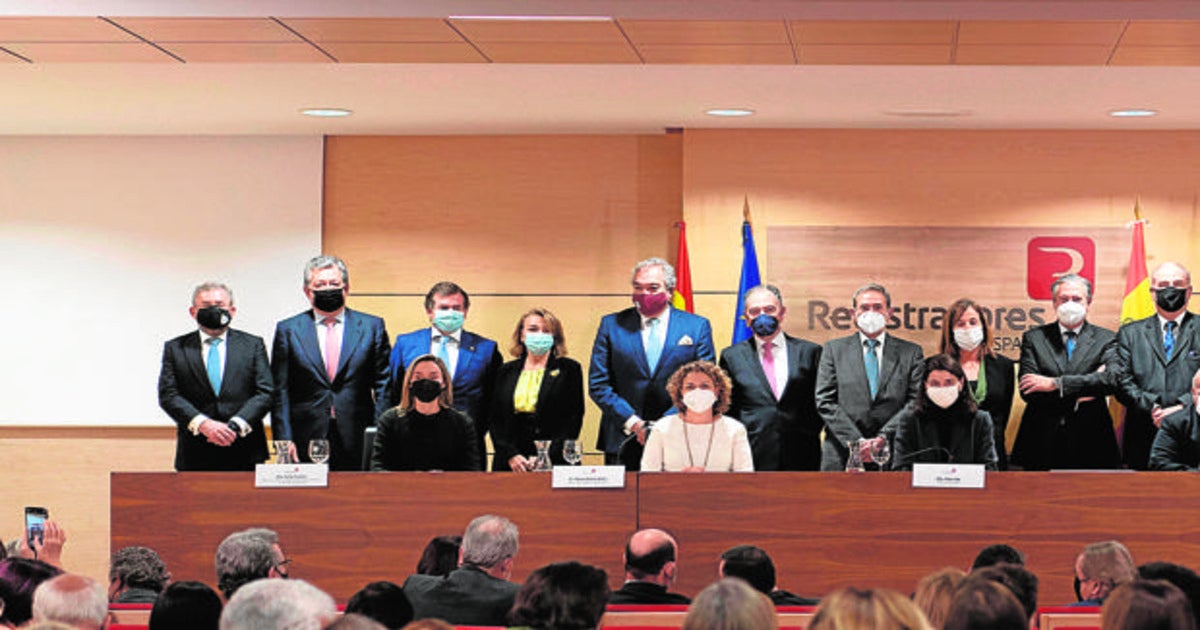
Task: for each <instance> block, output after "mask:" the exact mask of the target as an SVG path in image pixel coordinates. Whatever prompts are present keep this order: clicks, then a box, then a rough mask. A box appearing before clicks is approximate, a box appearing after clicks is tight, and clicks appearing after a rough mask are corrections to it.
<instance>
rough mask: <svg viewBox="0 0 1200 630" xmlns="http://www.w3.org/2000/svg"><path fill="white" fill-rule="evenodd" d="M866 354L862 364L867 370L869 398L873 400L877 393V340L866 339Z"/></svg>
mask: <svg viewBox="0 0 1200 630" xmlns="http://www.w3.org/2000/svg"><path fill="white" fill-rule="evenodd" d="M866 344H867V353H866V354H865V355H863V364H864V366H865V367H866V368H867V383H868V384H869V385H870V386H871V398H872V399H874V398H875V394H876V393H877V392H878V391H879V355H877V354H875V346H878V345H879V340H878V339H868V340H867V341H866Z"/></svg>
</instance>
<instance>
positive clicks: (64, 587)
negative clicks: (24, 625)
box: [33, 573, 108, 630]
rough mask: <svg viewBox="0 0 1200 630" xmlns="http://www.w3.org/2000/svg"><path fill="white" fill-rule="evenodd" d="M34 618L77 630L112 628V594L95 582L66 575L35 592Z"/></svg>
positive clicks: (48, 582) (77, 576) (46, 583)
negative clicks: (110, 619) (109, 598)
mask: <svg viewBox="0 0 1200 630" xmlns="http://www.w3.org/2000/svg"><path fill="white" fill-rule="evenodd" d="M33 619H34V620H35V621H57V622H58V623H62V624H66V625H69V626H71V627H72V628H75V629H76V630H102V629H103V628H106V627H107V626H108V594H107V593H105V592H104V587H103V586H100V584H99V583H97V582H96V581H95V580H93V579H92V578H89V577H84V576H82V575H75V574H73V573H64V574H62V575H60V576H58V577H56V578H52V579H49V580H46V581H45V582H42V583H41V585H39V586H38V587H37V590H36V591H34V592H33Z"/></svg>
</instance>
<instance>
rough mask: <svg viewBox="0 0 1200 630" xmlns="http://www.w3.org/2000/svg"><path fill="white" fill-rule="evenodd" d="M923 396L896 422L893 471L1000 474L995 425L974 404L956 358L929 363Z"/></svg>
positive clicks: (939, 356) (933, 359)
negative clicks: (952, 469)
mask: <svg viewBox="0 0 1200 630" xmlns="http://www.w3.org/2000/svg"><path fill="white" fill-rule="evenodd" d="M920 391H921V393H920V395H919V396H918V397H917V399H916V400H915V401H913V403H912V404H910V405H909V406H908V407H906V408H905V409H903V410H901V411H900V413H898V414H896V417H895V418H894V420H895V423H896V449H895V450H896V453H895V461H894V466H893V467H894V468H896V469H897V470H911V469H912V467H913V464H915V463H918V462H924V463H966V464H983V465H984V466H985V467H986V468H987V469H988V470H996V465H997V464H996V461H997V460H996V443H995V442H994V440H995V431H994V430H993V429H992V419H991V417H989V416H988V413H987V412H986V411H983V410H982V409H980V408H979V407H978V406H977V405H976V403H975V397H974V396H973V395H972V394H971V391H970V390H969V389H968V388H967V387H966V375H965V374H964V373H963V369H962V366H960V365H959V364H958V361H955V360H954V357H951V356H950V355H946V354H935V355H933V356H931V357H929V358H927V359H925V377H924V378H922V379H921V387H920Z"/></svg>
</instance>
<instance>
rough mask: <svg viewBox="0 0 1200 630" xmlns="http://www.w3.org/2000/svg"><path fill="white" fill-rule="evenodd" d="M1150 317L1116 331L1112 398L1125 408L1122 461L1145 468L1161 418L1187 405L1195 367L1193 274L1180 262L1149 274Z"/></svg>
mask: <svg viewBox="0 0 1200 630" xmlns="http://www.w3.org/2000/svg"><path fill="white" fill-rule="evenodd" d="M1150 294H1151V296H1153V298H1154V309H1155V311H1156V312H1155V314H1154V315H1152V316H1150V317H1147V318H1145V319H1141V320H1138V321H1135V322H1131V323H1128V324H1125V325H1124V326H1121V329H1120V330H1119V331H1118V332H1117V359H1116V365H1115V366H1114V368H1113V369H1114V371H1115V373H1116V375H1117V382H1118V388H1117V400H1120V401H1121V404H1123V405H1125V408H1126V409H1127V413H1126V414H1125V433H1124V440H1123V445H1122V447H1123V451H1124V452H1123V453H1122V458H1123V460H1124V462H1125V465H1126V466H1128V467H1129V468H1132V469H1134V470H1146V469H1147V467H1148V465H1149V460H1150V446H1151V444H1152V443H1153V442H1154V435H1155V433H1156V432H1157V431H1158V426H1159V425H1160V424H1161V423H1162V421H1163V418H1165V417H1167V416H1168V415H1170V414H1172V413H1175V412H1177V411H1179V410H1181V409H1183V408H1184V407H1186V406H1187V405H1188V404H1189V402H1190V401H1191V398H1192V394H1191V384H1192V375H1193V374H1195V373H1196V369H1197V368H1200V339H1197V336H1200V324H1197V323H1196V317H1195V315H1193V314H1191V313H1189V312H1188V310H1187V307H1188V301H1189V300H1190V299H1191V297H1192V275H1191V273H1189V272H1188V270H1187V269H1185V268H1184V267H1183V265H1180V264H1179V263H1174V262H1166V263H1163V264H1161V265H1159V266H1158V267H1157V268H1156V269H1155V270H1154V273H1153V274H1151V276H1150Z"/></svg>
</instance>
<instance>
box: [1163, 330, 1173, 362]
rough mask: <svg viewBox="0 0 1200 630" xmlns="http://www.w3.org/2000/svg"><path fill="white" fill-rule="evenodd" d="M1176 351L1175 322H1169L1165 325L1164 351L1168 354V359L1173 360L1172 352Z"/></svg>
mask: <svg viewBox="0 0 1200 630" xmlns="http://www.w3.org/2000/svg"><path fill="white" fill-rule="evenodd" d="M1174 351H1175V322H1167V323H1166V325H1165V326H1163V352H1164V353H1166V355H1167V360H1168V361H1170V360H1171V353H1172V352H1174Z"/></svg>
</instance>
